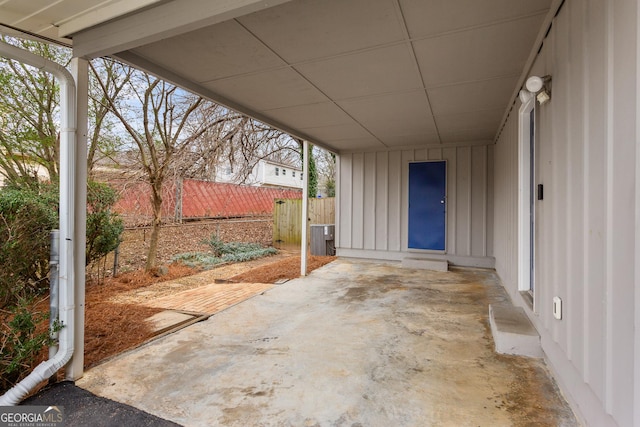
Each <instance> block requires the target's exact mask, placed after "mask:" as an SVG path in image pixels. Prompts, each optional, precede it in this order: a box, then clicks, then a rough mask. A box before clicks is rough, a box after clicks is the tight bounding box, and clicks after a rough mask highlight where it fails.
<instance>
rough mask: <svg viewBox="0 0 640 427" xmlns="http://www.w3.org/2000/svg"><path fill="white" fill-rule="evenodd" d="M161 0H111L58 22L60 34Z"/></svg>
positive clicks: (69, 33)
mask: <svg viewBox="0 0 640 427" xmlns="http://www.w3.org/2000/svg"><path fill="white" fill-rule="evenodd" d="M160 1H161V0H111V1H106V2H104V3H102V4H100V5H98V6H96V7H94V8H92V9H90V10H87V11H85V12H82V13H80V14H78V15H76V16H73V17H71V18H69V19H67V20H65V21H63V22H59V23H58V35H59V36H60V37H67V36H69V35H71V34H75V33H78V32H80V31H82V30H85V29H87V28H91V27H94V26H96V25H99V24H102V23H104V22H107V21H110V20H112V19H115V18H119V17H121V16H123V15H126V14H127V13H131V12H135V11H136V10H139V9H142V8H143V7H147V6H150V5H152V4H154V3H159V2H160Z"/></svg>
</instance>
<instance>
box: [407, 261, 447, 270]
mask: <svg viewBox="0 0 640 427" xmlns="http://www.w3.org/2000/svg"><path fill="white" fill-rule="evenodd" d="M402 266H403V267H404V268H416V269H420V270H435V271H449V261H447V260H446V259H425V258H404V259H403V260H402Z"/></svg>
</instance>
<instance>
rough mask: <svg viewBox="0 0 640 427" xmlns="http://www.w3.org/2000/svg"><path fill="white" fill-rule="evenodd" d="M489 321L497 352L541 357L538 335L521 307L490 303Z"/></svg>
mask: <svg viewBox="0 0 640 427" xmlns="http://www.w3.org/2000/svg"><path fill="white" fill-rule="evenodd" d="M489 323H490V324H491V333H492V334H493V340H494V341H495V344H496V351H497V352H498V353H501V354H514V355H518V356H527V357H537V358H540V357H542V355H543V354H542V347H541V345H540V335H539V334H538V331H536V328H534V327H533V324H532V323H531V321H530V320H529V318H528V317H527V315H526V314H525V312H524V310H523V309H522V307H514V306H512V305H506V304H490V305H489Z"/></svg>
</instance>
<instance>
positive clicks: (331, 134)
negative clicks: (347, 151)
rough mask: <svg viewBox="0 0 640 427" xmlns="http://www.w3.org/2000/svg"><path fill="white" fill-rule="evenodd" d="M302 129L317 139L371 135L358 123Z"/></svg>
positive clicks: (341, 138)
mask: <svg viewBox="0 0 640 427" xmlns="http://www.w3.org/2000/svg"><path fill="white" fill-rule="evenodd" d="M302 131H303V132H304V133H305V134H307V135H309V136H311V137H314V138H317V139H318V140H319V141H327V142H333V141H339V140H344V139H370V138H372V135H371V134H370V133H369V132H368V131H367V130H366V129H365V128H364V127H362V126H361V125H359V124H358V123H349V124H344V125H334V126H321V127H314V128H304V129H302Z"/></svg>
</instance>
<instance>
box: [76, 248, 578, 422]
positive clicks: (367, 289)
mask: <svg viewBox="0 0 640 427" xmlns="http://www.w3.org/2000/svg"><path fill="white" fill-rule="evenodd" d="M505 298H506V297H505V294H504V292H503V290H502V288H501V287H500V286H499V284H498V280H497V277H496V276H495V274H494V273H493V272H491V271H488V270H477V269H454V270H453V271H450V272H432V271H425V270H411V269H403V268H401V267H400V266H399V265H397V264H382V263H369V262H365V261H354V260H345V259H341V260H338V261H335V262H333V263H331V264H329V265H327V266H325V267H323V268H321V269H319V270H316V271H314V272H313V273H312V274H311V275H310V276H308V277H307V278H303V279H297V280H293V281H290V282H287V283H285V284H283V285H280V286H276V287H274V288H273V289H271V290H269V291H267V292H266V293H264V294H262V295H258V296H256V297H254V298H252V299H250V300H247V301H245V302H243V303H241V304H238V305H236V306H234V307H231V308H230V309H228V310H226V311H223V312H221V313H218V314H216V315H215V316H213V317H211V318H210V319H209V320H207V321H205V322H201V323H198V324H195V325H192V326H190V327H188V328H185V329H183V330H181V331H179V332H177V333H174V334H171V335H169V336H166V337H164V338H162V339H160V340H157V341H155V342H152V343H150V344H148V345H146V346H144V347H142V348H140V349H137V350H135V351H133V352H129V353H127V354H124V355H122V356H121V357H118V358H116V359H113V360H111V361H109V362H107V363H104V364H102V365H99V366H96V367H94V368H93V369H91V370H90V371H88V372H86V373H85V376H84V378H82V379H81V380H79V381H78V382H77V383H76V384H77V385H78V386H80V387H82V388H84V389H86V390H89V391H91V392H93V393H95V394H97V395H99V396H103V397H107V398H110V399H113V400H116V401H119V402H122V403H126V404H129V405H132V406H134V407H136V408H139V409H142V410H144V411H147V412H149V413H150V414H153V415H156V416H158V417H160V418H164V419H167V420H170V421H173V422H176V423H178V424H182V425H184V426H213V425H228V426H263V425H264V426H272V425H273V426H289V425H291V426H343V425H345V426H430V425H455V426H464V425H469V426H524V425H549V426H559V425H567V426H571V425H577V424H578V423H577V421H576V419H575V417H574V415H573V413H572V412H571V409H570V408H569V407H568V405H567V403H566V402H565V401H564V399H563V398H562V396H561V395H560V394H559V392H558V390H557V388H556V386H555V384H554V382H553V380H552V379H551V378H550V376H549V373H548V371H547V369H546V367H545V365H544V362H543V361H542V360H538V359H526V358H520V357H513V356H502V355H497V354H496V353H495V352H494V350H493V341H492V338H491V333H490V331H489V329H488V321H487V315H488V305H489V304H490V303H494V302H499V301H502V300H504V299H505Z"/></svg>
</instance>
